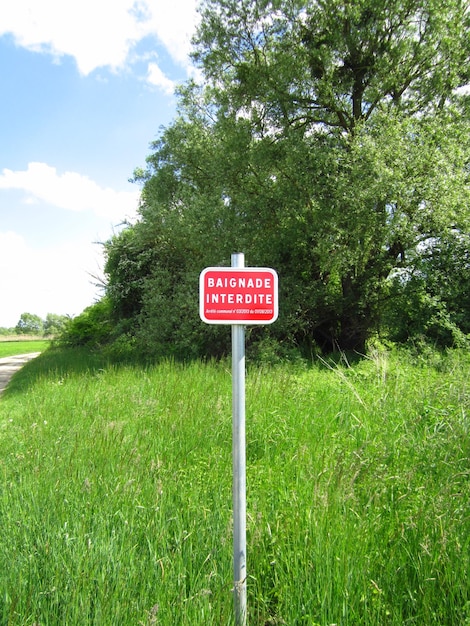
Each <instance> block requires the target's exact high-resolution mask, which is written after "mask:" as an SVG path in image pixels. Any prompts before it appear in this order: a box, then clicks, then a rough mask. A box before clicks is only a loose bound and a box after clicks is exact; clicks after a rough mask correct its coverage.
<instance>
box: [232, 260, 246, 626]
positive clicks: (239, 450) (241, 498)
mask: <svg viewBox="0 0 470 626" xmlns="http://www.w3.org/2000/svg"><path fill="white" fill-rule="evenodd" d="M232 267H245V256H244V254H243V253H237V254H232ZM232 449H233V577H234V607H235V623H236V625H237V626H245V625H246V453H245V327H244V326H242V325H239V324H232Z"/></svg>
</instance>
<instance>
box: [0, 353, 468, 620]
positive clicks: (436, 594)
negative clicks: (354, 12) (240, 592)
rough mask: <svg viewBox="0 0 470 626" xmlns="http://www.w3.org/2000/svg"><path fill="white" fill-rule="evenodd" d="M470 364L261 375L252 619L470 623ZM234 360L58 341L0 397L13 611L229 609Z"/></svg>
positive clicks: (454, 359) (375, 362) (253, 447)
mask: <svg viewBox="0 0 470 626" xmlns="http://www.w3.org/2000/svg"><path fill="white" fill-rule="evenodd" d="M469 374H470V358H469V357H468V356H467V355H466V354H463V353H453V354H449V355H448V356H446V357H444V356H436V357H435V358H433V361H432V362H430V361H426V362H412V361H411V359H410V358H408V357H407V356H406V355H404V354H381V355H377V356H376V357H375V358H373V359H368V360H366V361H363V362H361V363H357V364H355V365H354V366H353V367H346V366H335V367H333V368H328V367H325V366H315V367H312V368H307V367H305V368H304V367H301V366H296V367H294V366H283V367H275V368H269V369H268V368H266V369H263V368H251V369H250V370H249V373H248V377H247V462H248V471H247V474H248V475H247V484H248V494H247V496H248V498H247V501H248V573H249V579H248V610H249V616H248V624H249V625H250V626H255V625H256V626H261V625H264V626H267V625H274V624H288V625H289V626H294V625H309V626H316V625H321V626H323V625H325V626H326V625H332V624H338V625H339V624H341V625H343V626H346V625H348V626H353V625H354V626H356V625H358V624H364V625H377V626H383V625H393V626H395V625H396V626H402V625H403V624H416V625H418V624H419V625H420V626H421V625H423V624H426V625H432V624H435V625H443V624H449V625H450V624H452V626H468V625H469V624H470V593H469V587H468V572H469V571H470V540H469V537H470V514H469V513H470V510H469V502H470V481H469V477H470V462H469V458H470V433H469V420H468V411H469V405H470V393H469V386H468V380H469ZM230 394H231V374H230V371H229V368H227V366H226V365H225V364H214V363H208V364H202V363H192V364H189V365H187V366H183V365H177V364H174V363H168V362H167V363H161V364H159V365H157V366H154V367H150V368H147V369H139V368H137V367H130V366H128V367H118V366H107V365H106V364H105V363H103V362H101V361H100V360H99V358H98V357H97V356H96V355H95V356H94V357H93V359H92V360H89V357H88V355H86V354H84V353H81V352H63V351H48V352H46V353H45V354H44V355H42V356H41V357H39V358H38V359H36V360H35V361H33V362H32V363H30V364H28V365H27V366H26V367H25V368H24V370H23V371H22V372H21V373H20V374H19V375H17V376H16V377H15V379H14V381H13V383H12V385H11V386H10V387H9V389H8V390H7V391H6V392H5V395H4V396H3V398H2V400H1V401H0V470H1V475H2V491H1V493H0V533H1V536H2V542H1V544H0V593H2V594H3V597H2V599H1V602H0V623H2V624H8V625H12V626H19V625H25V624H31V625H32V624H41V626H45V625H51V626H52V625H54V626H55V625H57V624H96V625H100V626H101V625H103V626H104V625H106V626H108V625H109V626H111V625H112V626H118V625H122V626H127V625H130V624H135V625H144V626H151V625H157V624H160V625H164V626H174V625H180V624H181V625H187V626H189V625H191V626H197V625H201V626H207V625H211V624H212V625H214V626H215V625H217V626H220V625H226V624H227V625H228V624H231V623H232V619H233V618H232V594H231V587H232V534H231V533H232V521H231V398H230Z"/></svg>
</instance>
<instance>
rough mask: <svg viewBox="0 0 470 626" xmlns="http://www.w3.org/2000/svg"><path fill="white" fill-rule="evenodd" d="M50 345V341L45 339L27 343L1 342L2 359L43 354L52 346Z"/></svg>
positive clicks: (17, 340)
mask: <svg viewBox="0 0 470 626" xmlns="http://www.w3.org/2000/svg"><path fill="white" fill-rule="evenodd" d="M50 343H51V342H50V341H47V340H43V339H29V340H27V341H22V340H20V339H5V340H0V359H1V358H3V357H7V356H15V355H16V354H28V352H42V351H43V350H46V348H48V347H49V346H50Z"/></svg>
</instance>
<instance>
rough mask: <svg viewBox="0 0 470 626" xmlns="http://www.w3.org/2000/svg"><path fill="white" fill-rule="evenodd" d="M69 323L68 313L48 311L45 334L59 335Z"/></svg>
mask: <svg viewBox="0 0 470 626" xmlns="http://www.w3.org/2000/svg"><path fill="white" fill-rule="evenodd" d="M69 323H70V317H69V316H68V315H57V314H56V313H48V314H47V315H46V319H45V320H44V328H43V331H44V335H59V334H60V333H61V332H62V331H63V330H64V329H65V328H66V327H67V324H69Z"/></svg>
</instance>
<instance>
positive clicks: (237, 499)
mask: <svg viewBox="0 0 470 626" xmlns="http://www.w3.org/2000/svg"><path fill="white" fill-rule="evenodd" d="M277 283H278V280H277V274H276V272H275V271H274V270H272V269H268V268H250V267H247V268H245V256H244V254H243V253H236V254H232V267H230V268H227V267H209V268H206V269H205V270H203V271H202V272H201V275H200V277H199V314H200V317H201V319H202V320H203V321H204V322H206V323H207V324H231V325H232V455H233V489H232V491H233V493H232V495H233V577H234V608H235V623H236V626H246V578H247V573H246V445H245V325H251V324H271V323H272V322H274V321H276V319H277V316H278V295H277Z"/></svg>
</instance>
